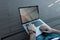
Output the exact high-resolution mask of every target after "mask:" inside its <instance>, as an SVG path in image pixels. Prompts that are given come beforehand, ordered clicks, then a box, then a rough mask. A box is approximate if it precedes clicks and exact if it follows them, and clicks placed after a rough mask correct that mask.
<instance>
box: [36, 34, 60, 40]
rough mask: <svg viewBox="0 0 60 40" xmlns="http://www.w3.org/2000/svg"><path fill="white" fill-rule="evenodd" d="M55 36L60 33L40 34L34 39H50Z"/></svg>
mask: <svg viewBox="0 0 60 40" xmlns="http://www.w3.org/2000/svg"><path fill="white" fill-rule="evenodd" d="M56 37H60V35H58V34H54V33H51V34H47V35H46V36H44V35H42V34H41V35H39V36H37V37H36V40H51V39H53V38H56Z"/></svg>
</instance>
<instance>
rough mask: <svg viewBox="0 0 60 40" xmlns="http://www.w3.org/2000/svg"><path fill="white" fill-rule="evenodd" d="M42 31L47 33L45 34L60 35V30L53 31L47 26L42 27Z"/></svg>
mask: <svg viewBox="0 0 60 40" xmlns="http://www.w3.org/2000/svg"><path fill="white" fill-rule="evenodd" d="M40 30H42V32H45V33H57V34H60V30H56V29H53V28H51V27H50V26H47V25H45V24H43V25H41V27H40Z"/></svg>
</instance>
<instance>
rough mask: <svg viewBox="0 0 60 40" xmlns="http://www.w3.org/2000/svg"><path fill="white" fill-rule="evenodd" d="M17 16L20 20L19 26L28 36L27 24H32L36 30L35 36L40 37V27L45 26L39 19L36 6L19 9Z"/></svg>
mask: <svg viewBox="0 0 60 40" xmlns="http://www.w3.org/2000/svg"><path fill="white" fill-rule="evenodd" d="M19 14H20V18H21V24H22V26H23V27H24V29H25V30H26V32H27V33H28V34H29V31H28V29H27V27H28V26H27V25H28V24H34V25H35V27H34V28H36V36H38V35H40V34H41V33H42V32H41V31H40V30H39V27H40V25H42V24H46V23H44V22H43V21H42V20H41V19H40V18H39V16H40V15H39V9H38V6H27V7H19Z"/></svg>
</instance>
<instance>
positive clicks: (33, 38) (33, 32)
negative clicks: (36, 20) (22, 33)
mask: <svg viewBox="0 0 60 40" xmlns="http://www.w3.org/2000/svg"><path fill="white" fill-rule="evenodd" d="M33 26H34V25H33V24H31V25H29V26H28V30H29V33H30V40H36V29H35V28H34V27H33Z"/></svg>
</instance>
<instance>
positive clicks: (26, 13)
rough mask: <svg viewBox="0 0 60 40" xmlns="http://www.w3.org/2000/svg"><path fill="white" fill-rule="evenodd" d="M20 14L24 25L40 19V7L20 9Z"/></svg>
mask: <svg viewBox="0 0 60 40" xmlns="http://www.w3.org/2000/svg"><path fill="white" fill-rule="evenodd" d="M19 13H20V16H21V21H22V23H27V22H30V21H33V20H35V19H38V18H39V10H38V6H29V7H20V8H19Z"/></svg>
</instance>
